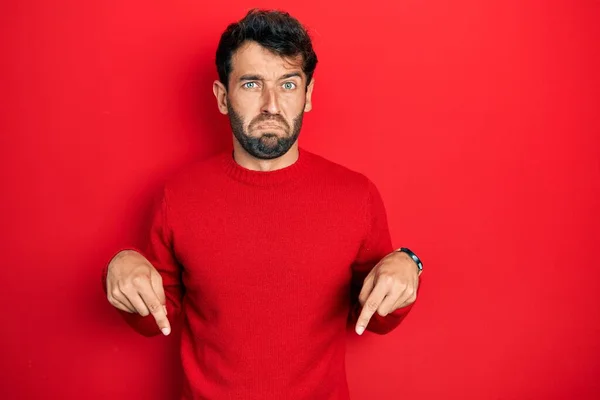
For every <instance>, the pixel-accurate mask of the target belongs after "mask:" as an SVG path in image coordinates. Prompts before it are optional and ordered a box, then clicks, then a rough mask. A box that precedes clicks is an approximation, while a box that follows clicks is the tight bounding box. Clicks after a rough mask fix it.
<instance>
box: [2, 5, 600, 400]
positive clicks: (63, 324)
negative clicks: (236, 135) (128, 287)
mask: <svg viewBox="0 0 600 400" xmlns="http://www.w3.org/2000/svg"><path fill="white" fill-rule="evenodd" d="M252 6H259V7H274V6H275V7H280V8H283V9H286V10H288V11H290V12H291V13H292V14H294V15H295V16H297V17H298V18H299V19H300V20H301V21H303V22H304V23H305V24H306V25H307V26H308V27H309V29H310V30H311V32H312V34H313V37H314V42H315V47H316V50H317V52H318V55H319V57H320V64H319V66H318V67H317V72H316V75H315V79H316V86H315V94H314V110H313V111H312V112H311V113H310V114H308V115H307V116H306V119H305V128H304V130H303V134H302V135H301V143H302V145H303V146H304V147H306V148H307V149H310V150H312V151H314V152H316V153H318V154H322V155H324V156H326V157H328V158H330V159H332V160H334V161H337V162H339V163H342V164H344V165H346V166H349V167H350V168H353V169H356V170H359V171H362V172H364V173H366V174H367V175H368V176H370V177H371V178H372V179H373V180H374V181H375V183H376V184H377V185H378V186H379V188H380V190H381V192H382V195H383V197H384V200H385V203H386V206H387V209H388V216H389V221H390V225H391V229H392V234H393V237H394V242H395V244H396V245H398V246H400V245H408V246H410V247H411V248H413V249H414V250H415V251H416V252H417V253H418V254H420V255H421V256H422V258H423V260H424V262H425V267H426V269H427V270H426V272H425V274H426V276H427V282H426V284H424V286H423V290H422V291H421V297H420V299H419V300H418V304H417V305H416V306H415V308H414V309H413V313H412V314H411V315H410V317H409V318H407V319H406V321H405V323H404V324H403V325H402V326H401V328H399V329H398V330H396V331H395V332H393V333H392V334H390V335H388V336H383V337H379V336H375V335H365V336H363V337H360V338H357V337H355V336H354V335H349V344H348V347H349V348H348V363H347V367H348V375H349V380H350V387H351V391H352V394H353V398H354V399H356V400H360V399H365V400H366V399H415V400H416V399H419V400H425V399H477V400H485V399H504V400H508V399H597V398H600V383H599V379H598V377H599V376H600V340H599V336H600V311H599V310H600V306H599V305H600V301H599V298H598V293H599V289H600V284H599V281H600V269H599V262H598V261H599V256H598V250H597V249H598V244H599V242H600V240H599V236H600V235H599V234H598V223H599V222H600V221H599V208H600V207H599V198H600V196H599V195H600V161H599V160H600V154H599V153H600V139H599V136H600V119H599V117H598V115H599V112H598V110H599V105H600V101H599V99H600V96H599V93H600V79H599V77H598V71H600V53H599V49H600V45H599V43H600V28H599V26H600V25H599V23H598V20H599V17H600V6H599V3H598V2H597V1H591V0H590V1H568V0H563V1H517V0H511V1H500V0H497V1H474V0H471V1H466V0H456V1H451V2H446V1H440V0H432V1H412V0H411V1H398V2H396V1H388V2H382V1H375V2H373V1H372V2H369V3H368V4H366V5H365V4H359V3H355V4H353V5H352V4H350V3H347V2H339V3H338V4H336V3H335V2H327V1H322V0H321V1H310V0H309V1H304V2H301V3H298V2H291V1H277V2H275V1H271V2H265V1H257V2H249V1H243V0H236V1H228V2H217V3H216V4H207V3H203V2H200V1H190V0H187V1H183V0H182V1H169V2H166V1H164V2H160V1H159V2H154V1H151V2H148V1H134V0H121V1H102V2H100V1H97V2H80V1H70V2H66V1H54V2H50V1H45V2H44V1H33V0H28V1H25V0H21V1H12V2H9V1H4V2H2V4H1V5H0V22H1V23H0V26H1V28H0V29H2V32H1V36H0V38H1V39H0V40H1V42H0V52H1V59H2V61H1V67H0V68H1V70H0V90H1V94H0V99H1V101H2V103H1V104H0V105H1V108H0V121H1V126H0V128H1V131H0V134H1V139H0V140H1V141H0V149H1V154H0V177H1V181H0V185H1V188H2V196H1V199H0V220H1V225H2V230H1V233H0V235H1V236H0V251H1V254H2V262H1V269H0V274H1V279H2V289H1V290H0V293H1V296H2V298H1V303H2V311H3V312H2V320H3V323H2V328H1V329H0V343H1V348H0V350H1V354H2V356H1V357H0V359H1V361H0V363H1V364H0V376H1V377H2V378H1V383H0V395H1V398H2V399H47V398H48V399H49V398H60V399H115V400H116V399H130V398H132V399H149V400H151V399H167V398H174V396H173V393H174V392H175V391H177V387H178V377H179V373H180V371H179V369H178V368H179V367H178V359H177V357H178V355H177V348H176V340H175V337H169V338H153V339H146V338H143V337H142V336H138V335H137V334H136V333H134V332H133V331H132V330H130V329H129V328H128V327H127V326H126V325H125V324H124V322H123V321H122V320H121V319H120V317H119V316H118V315H117V313H116V312H114V311H113V310H112V309H111V307H110V306H109V304H108V302H107V301H106V299H105V298H104V297H103V293H102V292H101V288H100V269H101V267H102V266H103V265H104V263H105V262H107V261H108V258H109V257H110V256H111V255H112V253H113V251H115V250H116V249H117V248H119V247H120V246H121V245H123V244H125V243H128V242H130V241H133V242H134V243H139V242H141V241H142V240H143V238H144V232H145V228H146V227H147V216H148V207H149V205H150V201H151V196H152V194H153V193H154V192H155V191H156V189H157V188H158V187H159V186H160V185H161V183H162V182H164V179H165V178H166V177H167V176H168V175H169V174H170V173H172V172H173V171H176V170H177V169H178V168H179V167H181V166H183V165H184V164H186V163H189V162H191V161H192V160H193V159H197V158H201V157H205V156H207V155H209V154H213V153H214V152H216V151H219V150H221V149H223V148H225V147H226V146H228V144H229V143H230V140H231V139H230V133H229V131H228V125H227V119H226V118H225V117H223V116H221V115H220V114H219V113H218V111H217V107H216V104H215V100H214V98H213V95H212V92H211V84H212V81H213V79H215V77H216V71H215V67H214V63H213V59H214V51H215V48H216V44H217V41H218V38H219V35H220V33H221V32H222V30H223V29H224V28H225V26H226V24H227V23H229V22H232V21H233V20H236V19H238V18H240V17H242V16H243V15H244V14H245V12H246V11H247V9H248V8H249V7H252Z"/></svg>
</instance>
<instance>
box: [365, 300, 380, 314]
mask: <svg viewBox="0 0 600 400" xmlns="http://www.w3.org/2000/svg"><path fill="white" fill-rule="evenodd" d="M366 307H367V310H369V311H371V312H375V311H377V308H378V307H379V304H378V303H377V302H376V301H374V300H369V301H367V303H366Z"/></svg>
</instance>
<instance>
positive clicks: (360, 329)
mask: <svg viewBox="0 0 600 400" xmlns="http://www.w3.org/2000/svg"><path fill="white" fill-rule="evenodd" d="M364 331H365V327H364V326H359V327H357V328H356V333H358V334H359V335H362V334H363V332H364Z"/></svg>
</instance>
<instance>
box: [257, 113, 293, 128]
mask: <svg viewBox="0 0 600 400" xmlns="http://www.w3.org/2000/svg"><path fill="white" fill-rule="evenodd" d="M272 121H275V122H279V123H280V124H281V125H283V127H284V128H285V129H286V130H287V131H289V130H290V126H289V125H288V123H287V121H286V120H285V119H284V118H283V117H282V116H281V115H277V114H271V115H265V114H261V115H259V116H257V117H256V118H254V119H253V120H252V122H250V125H249V126H248V129H252V128H254V127H255V126H256V125H258V124H260V123H261V122H272Z"/></svg>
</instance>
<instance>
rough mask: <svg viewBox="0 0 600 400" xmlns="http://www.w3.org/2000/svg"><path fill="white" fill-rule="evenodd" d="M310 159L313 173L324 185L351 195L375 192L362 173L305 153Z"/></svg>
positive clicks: (368, 179)
mask: <svg viewBox="0 0 600 400" xmlns="http://www.w3.org/2000/svg"><path fill="white" fill-rule="evenodd" d="M305 152H306V153H307V154H308V155H309V157H310V158H311V163H312V165H313V171H314V173H315V175H317V176H318V177H319V178H320V179H321V180H322V181H323V183H325V184H328V185H333V186H336V187H338V188H340V189H343V190H345V191H350V192H353V193H352V194H357V195H363V196H368V195H369V193H370V192H371V191H373V190H375V191H377V188H376V187H375V184H374V183H373V181H372V180H371V179H370V178H369V177H367V176H366V175H365V174H364V173H362V172H359V171H356V170H354V169H352V168H350V167H348V166H345V165H342V164H340V163H337V162H335V161H331V160H329V159H327V158H325V157H323V156H321V155H318V154H315V153H312V152H307V151H305Z"/></svg>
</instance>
